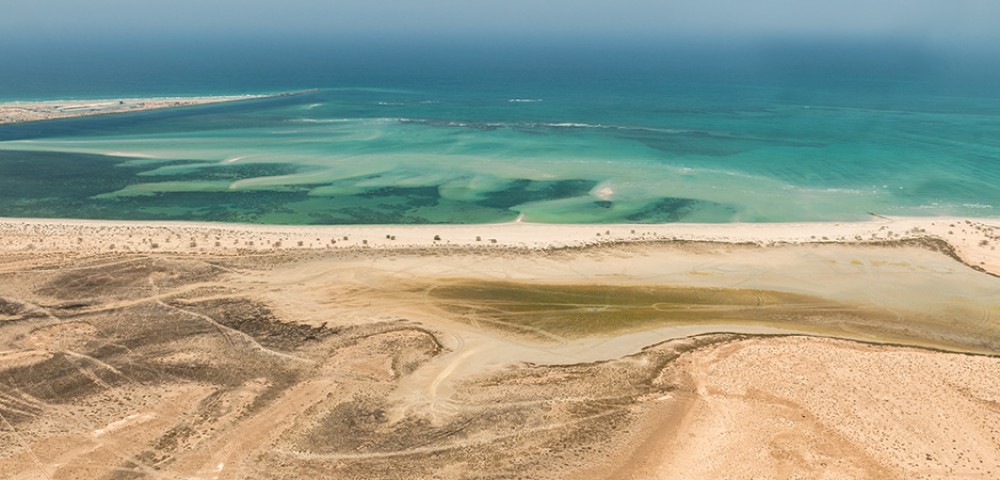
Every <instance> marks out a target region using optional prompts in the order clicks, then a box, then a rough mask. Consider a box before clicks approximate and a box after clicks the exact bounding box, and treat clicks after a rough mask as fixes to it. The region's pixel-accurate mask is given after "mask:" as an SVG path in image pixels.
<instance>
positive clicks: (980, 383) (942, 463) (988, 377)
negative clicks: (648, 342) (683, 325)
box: [605, 337, 1000, 479]
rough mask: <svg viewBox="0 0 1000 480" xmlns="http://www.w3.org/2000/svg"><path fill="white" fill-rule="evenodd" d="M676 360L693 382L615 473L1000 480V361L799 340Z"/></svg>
mask: <svg viewBox="0 0 1000 480" xmlns="http://www.w3.org/2000/svg"><path fill="white" fill-rule="evenodd" d="M675 367H676V368H677V369H679V371H678V372H677V373H678V375H681V376H682V377H683V383H685V384H686V386H685V387H684V388H682V389H681V390H680V391H677V392H674V394H673V395H672V397H673V398H674V400H672V401H667V402H664V404H665V408H661V409H659V410H654V411H653V413H651V415H650V421H649V423H648V424H647V425H646V428H647V430H646V431H647V432H648V433H649V435H651V437H650V438H649V439H645V440H644V441H645V444H642V442H639V443H640V444H642V446H641V448H640V449H639V450H638V451H637V452H636V453H634V454H633V458H632V459H631V460H629V461H627V462H626V464H625V465H624V467H620V468H621V469H620V470H617V471H616V470H615V469H612V472H614V473H611V474H610V476H609V478H656V479H675V478H733V479H741V478H745V479H750V478H755V479H756V478H824V479H834V478H901V479H917V478H942V479H944V478H983V479H986V478H1000V359H998V358H991V357H981V356H967V355H960V354H946V353H940V352H933V351H926V350H916V349H908V348H899V347H888V346H872V345H864V344H857V343H852V342H845V341H840V340H832V339H817V338H803V337H788V338H754V339H746V340H740V341H736V342H733V343H728V344H717V345H710V346H708V347H705V348H702V349H699V350H697V351H695V352H693V353H690V354H688V355H685V356H683V357H682V358H680V359H679V360H678V361H677V362H676V364H675ZM675 402H680V403H682V404H684V405H685V406H686V409H685V410H686V411H685V413H684V414H683V415H681V416H679V415H678V414H677V411H678V407H677V405H676V404H675ZM605 473H606V472H605Z"/></svg>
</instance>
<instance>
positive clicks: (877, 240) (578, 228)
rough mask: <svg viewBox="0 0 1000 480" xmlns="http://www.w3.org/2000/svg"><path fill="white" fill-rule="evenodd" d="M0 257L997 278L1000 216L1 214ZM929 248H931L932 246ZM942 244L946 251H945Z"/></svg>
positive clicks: (999, 258) (999, 272)
mask: <svg viewBox="0 0 1000 480" xmlns="http://www.w3.org/2000/svg"><path fill="white" fill-rule="evenodd" d="M0 238H2V239H4V242H3V243H2V244H0V253H17V252H78V253H99V252H110V253H174V254H176V253H181V254H191V253H194V254H213V255H243V254H252V253H274V252H279V251H327V250H350V249H363V250H379V251H396V250H400V251H419V250H427V249H435V250H441V249H444V250H448V249H466V250H470V251H475V250H497V249H528V250H550V249H567V248H581V247H591V246H599V245H607V244H619V243H625V244H633V243H651V242H664V241H673V242H710V243H728V244H752V245H757V246H776V245H782V244H845V245H884V244H890V245H891V244H894V243H895V242H906V241H909V242H913V241H930V242H932V243H933V242H943V243H945V244H947V245H948V247H950V251H943V252H942V253H944V254H946V255H948V256H951V257H952V258H954V259H956V260H958V261H961V262H962V263H964V264H966V265H967V266H969V267H970V268H973V269H975V270H978V271H980V272H983V273H987V274H990V275H994V276H1000V250H997V246H998V245H1000V219H996V220H994V219H981V218H964V217H882V216H879V217H873V219H872V220H870V221H865V222H815V223H725V224H691V223H668V224H545V223H526V222H520V221H513V222H506V223H492V224H471V225H465V224H449V225H257V224H228V223H202V222H190V221H177V222H174V221H133V220H129V221H116V220H82V219H43V218H4V217H0ZM925 246H927V247H929V248H932V249H938V250H939V251H940V248H934V246H933V245H931V244H927V245H925ZM938 247H940V246H938Z"/></svg>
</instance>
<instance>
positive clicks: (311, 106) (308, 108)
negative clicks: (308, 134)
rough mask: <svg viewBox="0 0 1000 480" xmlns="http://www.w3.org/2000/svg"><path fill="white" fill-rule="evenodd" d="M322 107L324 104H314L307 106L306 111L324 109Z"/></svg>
mask: <svg viewBox="0 0 1000 480" xmlns="http://www.w3.org/2000/svg"><path fill="white" fill-rule="evenodd" d="M322 106H323V104H322V103H313V104H310V105H308V106H306V110H312V109H314V108H316V107H322Z"/></svg>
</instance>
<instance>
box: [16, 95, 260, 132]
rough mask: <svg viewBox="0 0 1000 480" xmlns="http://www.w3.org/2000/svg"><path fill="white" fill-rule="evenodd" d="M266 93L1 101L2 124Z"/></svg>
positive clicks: (205, 102) (213, 101)
mask: <svg viewBox="0 0 1000 480" xmlns="http://www.w3.org/2000/svg"><path fill="white" fill-rule="evenodd" d="M263 97H265V95H230V96H211V97H167V98H114V99H94V100H50V101H42V102H9V103H0V125H3V124H10V123H24V122H38V121H42V120H55V119H59V118H73V117H86V116H92V115H108V114H113V113H125V112H140V111H143V110H155V109H161V108H177V107H191V106H195V105H207V104H210V103H221V102H234V101H239V100H251V99H255V98H263Z"/></svg>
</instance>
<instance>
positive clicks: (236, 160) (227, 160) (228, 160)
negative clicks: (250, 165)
mask: <svg viewBox="0 0 1000 480" xmlns="http://www.w3.org/2000/svg"><path fill="white" fill-rule="evenodd" d="M244 158H247V157H245V156H243V157H232V158H227V159H225V160H223V161H222V163H236V162H238V161H240V160H243V159H244Z"/></svg>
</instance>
